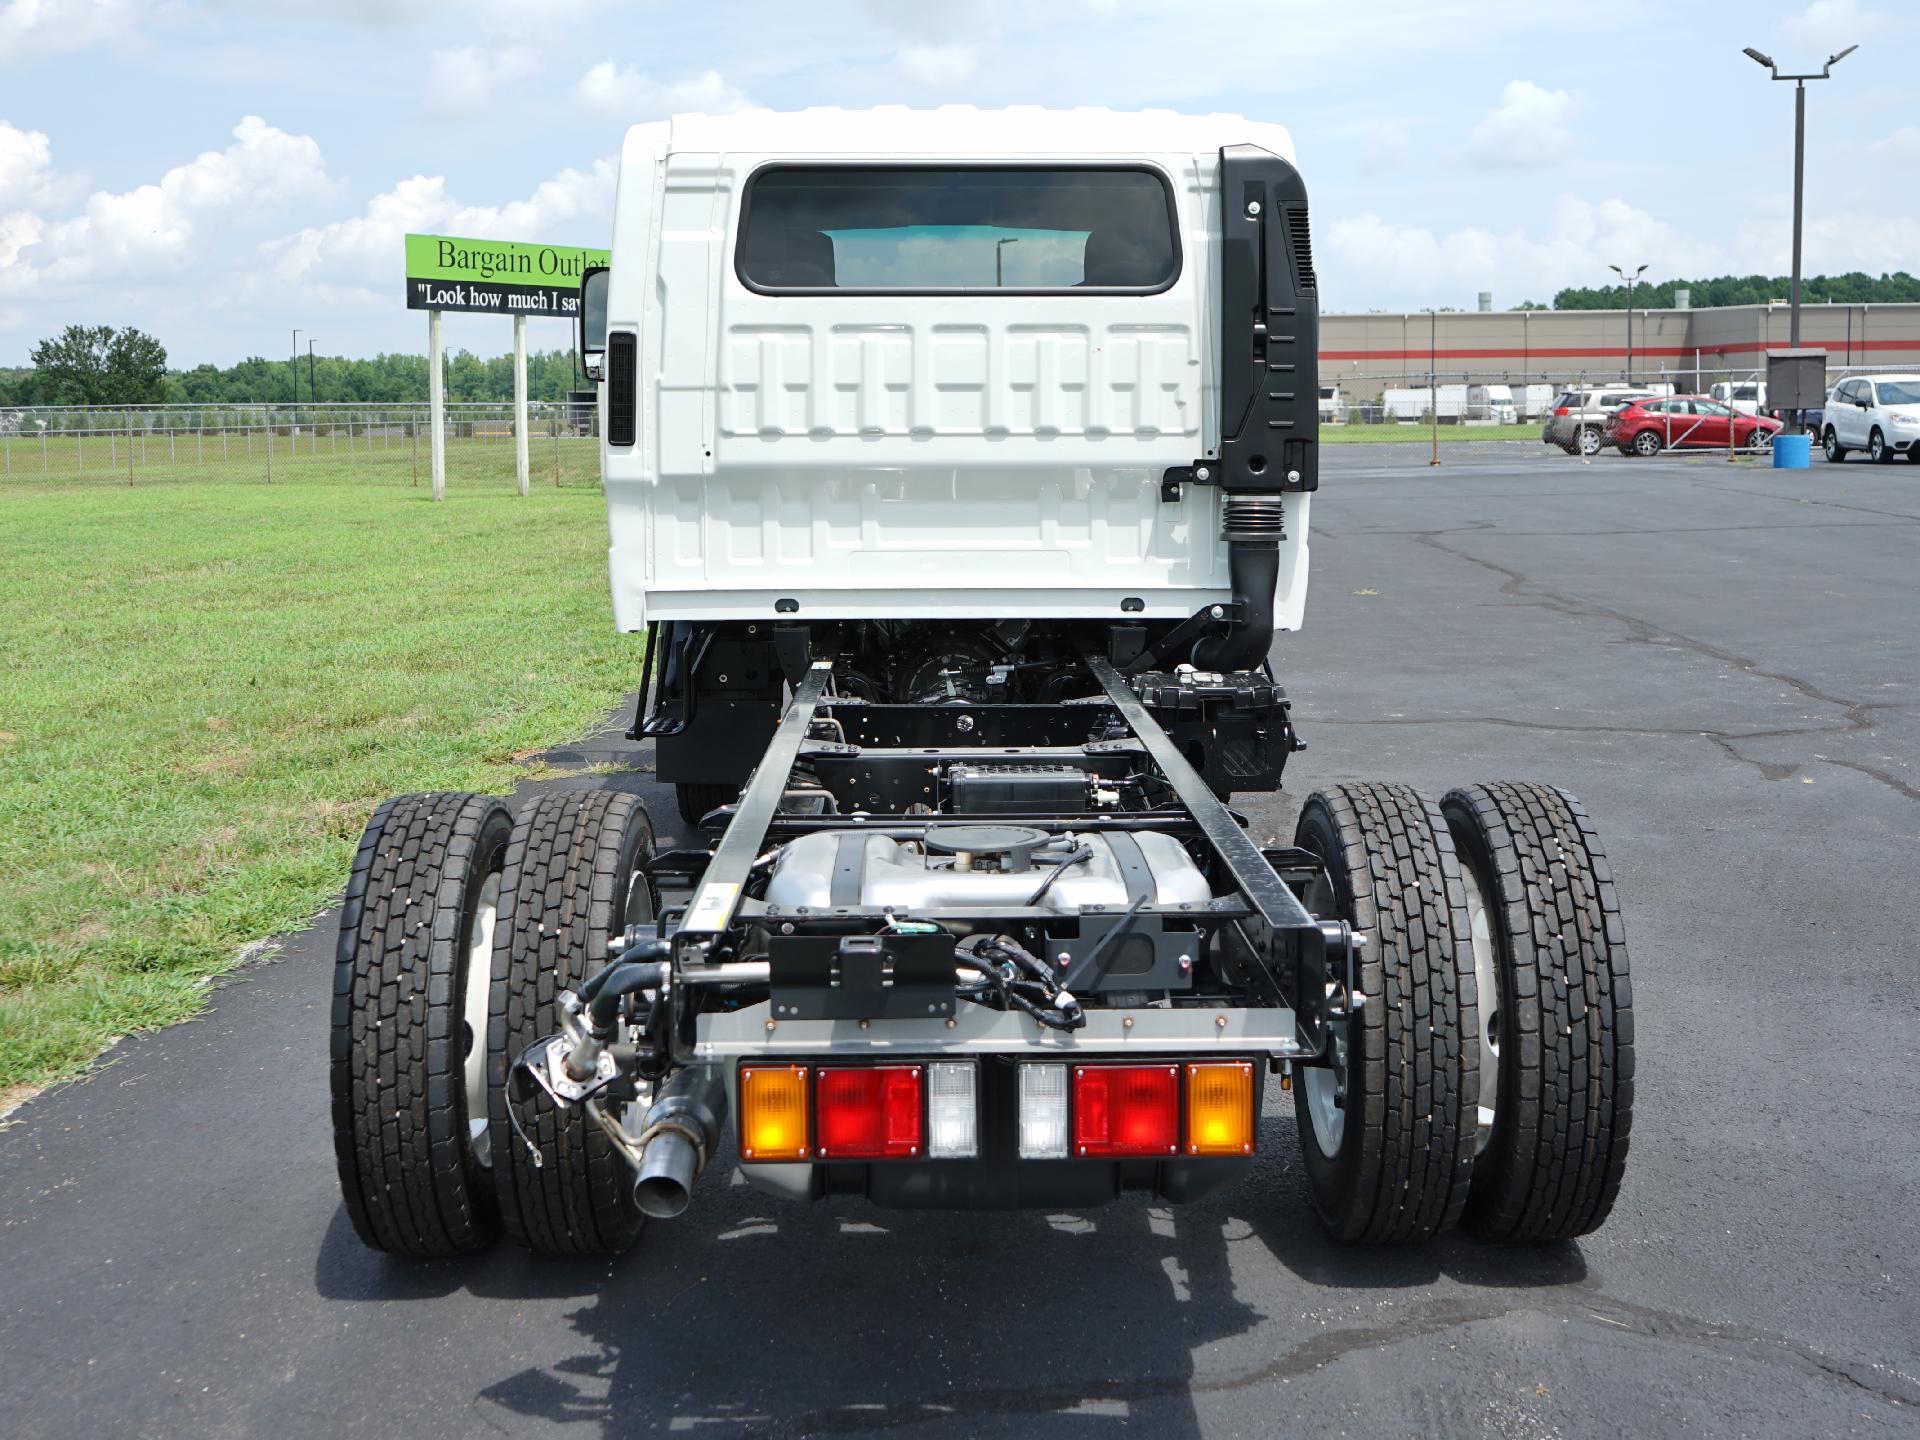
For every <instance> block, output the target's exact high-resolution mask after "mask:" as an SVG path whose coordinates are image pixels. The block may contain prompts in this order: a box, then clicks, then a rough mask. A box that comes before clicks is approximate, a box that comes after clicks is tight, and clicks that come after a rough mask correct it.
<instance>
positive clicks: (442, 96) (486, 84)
mask: <svg viewBox="0 0 1920 1440" xmlns="http://www.w3.org/2000/svg"><path fill="white" fill-rule="evenodd" d="M539 68H540V62H539V60H538V58H537V57H536V56H535V55H534V53H533V52H532V51H531V50H527V49H524V48H522V47H521V46H518V45H512V44H503V45H492V46H488V47H486V48H484V49H481V48H476V47H475V46H472V45H463V46H461V47H460V48H459V49H457V50H436V51H434V52H433V54H432V56H431V57H430V58H429V60H428V63H427V93H428V94H429V95H430V96H431V97H432V98H433V101H434V103H435V104H436V105H438V106H439V107H440V108H441V109H443V110H451V111H472V110H479V109H482V108H484V107H485V106H486V105H488V104H489V103H491V102H492V101H493V100H494V99H496V98H497V97H498V96H499V95H500V94H501V92H503V91H504V90H506V89H507V88H508V87H509V86H511V85H513V84H514V83H515V82H517V81H520V80H524V79H526V78H527V77H528V76H529V75H531V74H533V72H534V71H536V70H538V69H539Z"/></svg>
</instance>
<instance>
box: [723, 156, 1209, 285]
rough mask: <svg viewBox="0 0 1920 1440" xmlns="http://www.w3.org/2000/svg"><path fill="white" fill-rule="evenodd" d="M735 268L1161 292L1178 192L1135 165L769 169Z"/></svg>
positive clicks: (1171, 275) (859, 281) (899, 281)
mask: <svg viewBox="0 0 1920 1440" xmlns="http://www.w3.org/2000/svg"><path fill="white" fill-rule="evenodd" d="M735 269H736V270H737V271H738V273H739V276H740V279H741V281H742V282H743V283H744V284H746V285H747V286H749V287H750V288H752V289H755V290H766V291H787V290H793V291H820V290H841V291H863V292H868V293H872V292H905V293H919V294H927V293H941V292H959V293H971V292H978V291H992V290H1007V291H1020V292H1026V293H1034V292H1052V291H1072V290H1083V289H1085V290H1108V291H1112V290H1118V291H1129V292H1134V293H1145V292H1151V291H1156V290H1164V289H1166V288H1167V287H1168V286H1169V285H1171V284H1173V282H1174V279H1175V277H1177V276H1178V275H1179V273H1180V251H1179V245H1178V242H1177V241H1176V239H1175V238H1174V220H1173V192H1172V190H1171V189H1170V187H1169V186H1168V184H1167V182H1166V180H1165V178H1164V177H1162V176H1161V175H1159V174H1158V173H1157V172H1155V171H1151V170H1146V169H1141V168H1137V167H1134V168H1128V167H1093V166H1084V167H1070V168H1069V167H1061V168H1055V169H1042V168H1035V167H1027V166H1017V167H1016V166H992V167H987V166H926V167H906V166H890V165H858V166H856V165H839V166H774V167H770V168H768V169H764V170H761V171H759V172H758V173H757V174H755V175H754V176H753V178H752V179H751V180H750V181H749V182H748V186H747V196H746V203H745V206H744V213H743V215H742V217H741V221H740V239H739V247H738V250H737V252H736V259H735Z"/></svg>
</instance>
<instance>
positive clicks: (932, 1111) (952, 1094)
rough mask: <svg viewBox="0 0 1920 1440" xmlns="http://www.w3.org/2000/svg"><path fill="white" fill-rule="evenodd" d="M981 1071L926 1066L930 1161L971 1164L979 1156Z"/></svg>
mask: <svg viewBox="0 0 1920 1440" xmlns="http://www.w3.org/2000/svg"><path fill="white" fill-rule="evenodd" d="M979 1090H980V1071H979V1067H977V1066H975V1065H973V1064H972V1063H970V1062H955V1061H950V1060H942V1061H938V1062H936V1063H935V1064H932V1065H929V1066H927V1158H928V1159H929V1160H970V1159H972V1158H973V1157H974V1156H975V1155H978V1154H979V1153H980V1107H979V1101H978V1099H977V1098H976V1097H977V1096H978V1094H979Z"/></svg>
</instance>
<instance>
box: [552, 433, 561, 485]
mask: <svg viewBox="0 0 1920 1440" xmlns="http://www.w3.org/2000/svg"><path fill="white" fill-rule="evenodd" d="M553 488H554V489H556V490H558V489H559V488H560V422H559V421H558V420H556V421H554V422H553Z"/></svg>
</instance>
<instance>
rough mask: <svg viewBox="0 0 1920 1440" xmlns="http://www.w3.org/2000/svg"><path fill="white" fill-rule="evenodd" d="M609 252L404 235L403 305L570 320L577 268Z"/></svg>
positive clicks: (602, 260)
mask: <svg viewBox="0 0 1920 1440" xmlns="http://www.w3.org/2000/svg"><path fill="white" fill-rule="evenodd" d="M608 253H609V252H607V251H605V250H597V249H592V248H589V247H587V246H583V245H528V244H523V243H521V242H519V241H516V240H465V239H461V238H460V237H458V236H454V235H409V236H407V308H408V309H409V310H460V311H466V312H469V313H472V314H478V315H551V316H555V317H558V318H560V319H565V320H571V319H572V318H573V317H574V315H575V313H576V312H577V311H578V310H579V308H580V274H581V272H582V271H583V270H585V269H586V268H587V267H588V266H589V265H605V264H607V263H608Z"/></svg>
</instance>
